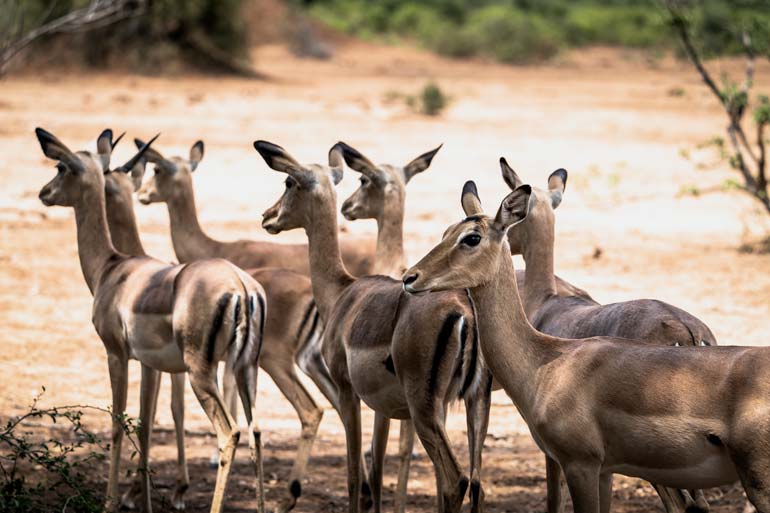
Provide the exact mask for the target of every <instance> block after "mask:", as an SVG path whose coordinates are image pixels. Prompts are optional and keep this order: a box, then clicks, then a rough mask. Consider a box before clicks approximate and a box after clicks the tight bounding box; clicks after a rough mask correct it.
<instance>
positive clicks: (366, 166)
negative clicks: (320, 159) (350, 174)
mask: <svg viewBox="0 0 770 513" xmlns="http://www.w3.org/2000/svg"><path fill="white" fill-rule="evenodd" d="M335 148H336V149H337V150H338V151H339V152H340V154H341V155H342V158H344V159H345V163H346V164H347V165H348V167H349V168H350V169H352V170H353V171H357V172H359V173H361V174H363V175H366V176H368V177H370V178H376V176H377V166H375V165H374V164H372V161H371V160H369V159H368V158H366V157H364V156H363V155H362V154H361V152H360V151H358V150H357V149H355V148H353V147H352V146H349V145H348V144H346V143H344V142H342V141H340V142H338V143H337V144H335V145H334V148H332V149H335Z"/></svg>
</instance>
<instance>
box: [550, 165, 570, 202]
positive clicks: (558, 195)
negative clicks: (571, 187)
mask: <svg viewBox="0 0 770 513" xmlns="http://www.w3.org/2000/svg"><path fill="white" fill-rule="evenodd" d="M566 188H567V170H566V169H564V168H560V169H557V170H556V171H554V172H553V173H551V176H549V177H548V193H549V194H550V195H551V207H552V208H554V209H555V208H556V207H558V206H559V205H560V204H561V200H562V197H563V196H564V190H565V189H566Z"/></svg>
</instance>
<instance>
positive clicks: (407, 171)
mask: <svg viewBox="0 0 770 513" xmlns="http://www.w3.org/2000/svg"><path fill="white" fill-rule="evenodd" d="M442 146H444V145H443V144H439V145H438V148H436V149H435V150H431V151H429V152H427V153H423V154H422V155H420V156H419V157H417V158H416V159H414V160H413V161H411V162H410V163H409V164H407V165H406V166H405V167H404V180H405V181H406V183H409V180H411V179H412V177H413V176H414V175H416V174H417V173H422V172H423V171H425V170H426V169H428V167H430V163H431V161H432V160H433V157H435V156H436V153H438V150H440V149H441V147H442Z"/></svg>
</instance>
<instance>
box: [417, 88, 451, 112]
mask: <svg viewBox="0 0 770 513" xmlns="http://www.w3.org/2000/svg"><path fill="white" fill-rule="evenodd" d="M448 103H449V98H448V97H447V96H446V95H445V94H444V93H443V92H442V91H441V89H440V88H439V86H438V85H436V84H435V83H433V82H429V83H428V84H427V85H426V86H425V87H423V88H422V92H421V93H420V112H421V113H422V114H425V115H426V116H438V115H439V114H441V112H442V111H443V110H444V108H445V107H446V106H447V104H448Z"/></svg>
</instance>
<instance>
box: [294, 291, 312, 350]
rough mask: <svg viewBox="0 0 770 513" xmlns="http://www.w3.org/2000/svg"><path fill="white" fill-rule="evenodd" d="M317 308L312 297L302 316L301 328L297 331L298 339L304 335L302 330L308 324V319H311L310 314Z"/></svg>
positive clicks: (300, 345)
mask: <svg viewBox="0 0 770 513" xmlns="http://www.w3.org/2000/svg"><path fill="white" fill-rule="evenodd" d="M314 308H315V301H313V300H312V299H311V300H310V303H308V305H307V308H306V309H305V313H304V315H303V316H302V321H301V322H300V323H299V330H298V331H297V341H298V342H299V341H300V337H302V330H303V328H304V327H305V324H307V321H308V319H310V314H311V313H313V309H314ZM302 346H303V344H299V345H298V346H297V347H302Z"/></svg>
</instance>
